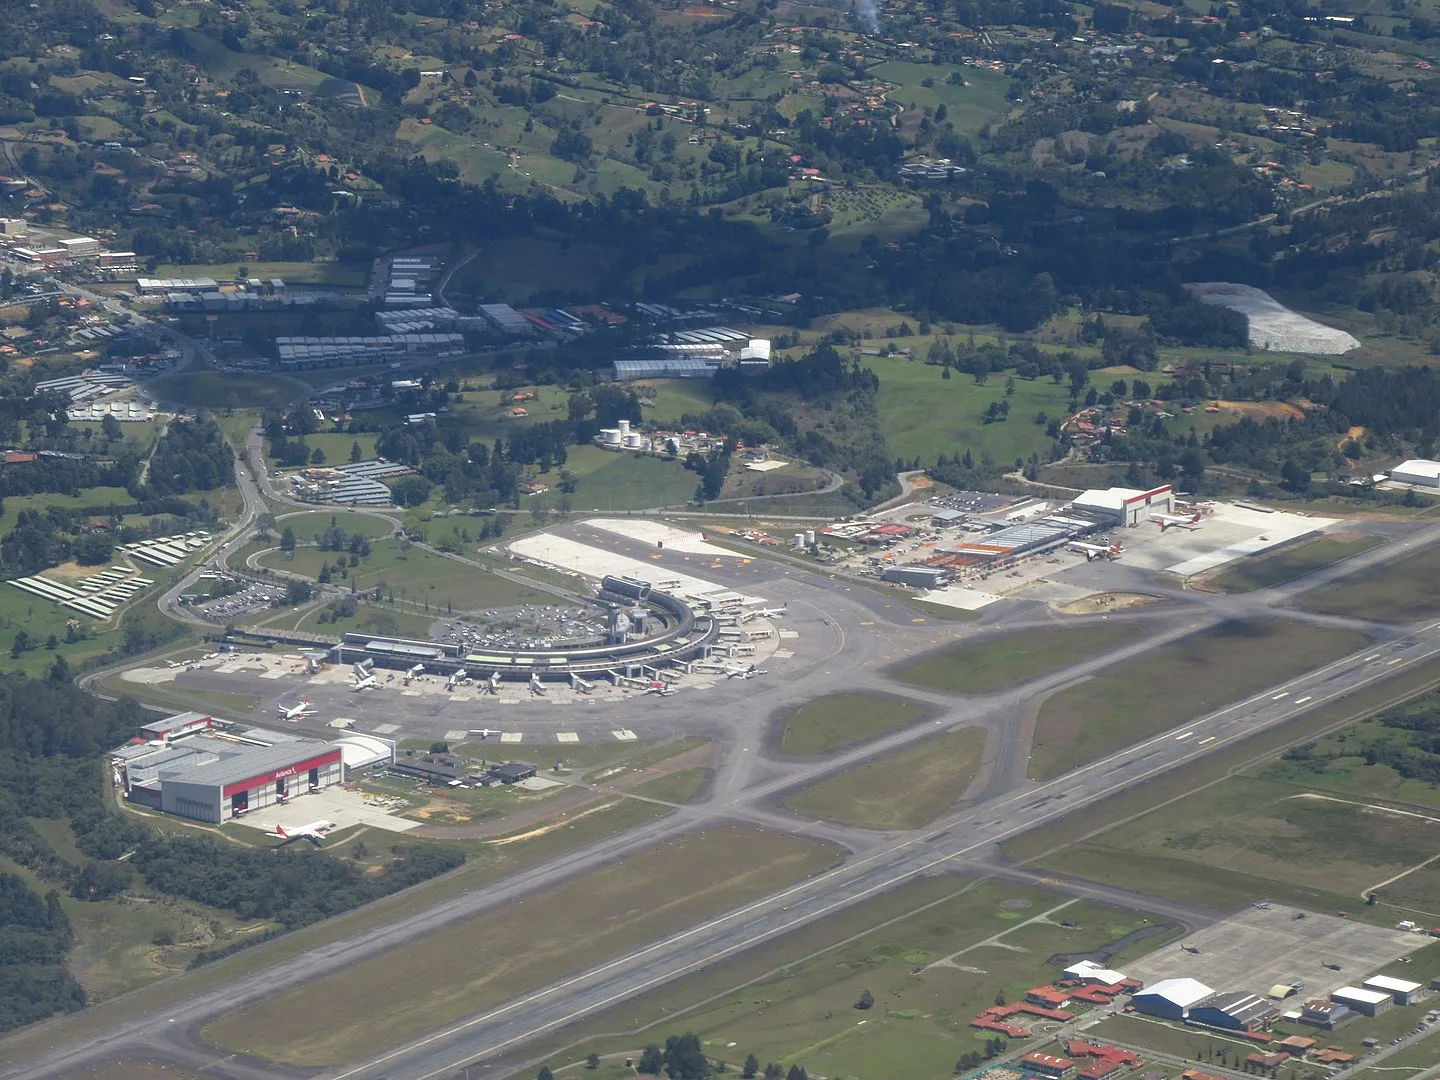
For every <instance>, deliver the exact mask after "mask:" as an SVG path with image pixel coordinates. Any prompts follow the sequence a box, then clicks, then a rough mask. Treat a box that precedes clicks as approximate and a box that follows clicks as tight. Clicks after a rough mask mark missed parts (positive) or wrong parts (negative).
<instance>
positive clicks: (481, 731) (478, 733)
mask: <svg viewBox="0 0 1440 1080" xmlns="http://www.w3.org/2000/svg"><path fill="white" fill-rule="evenodd" d="M499 734H500V732H498V731H496V730H495V729H494V728H488V727H482V728H471V729H470V738H472V739H479V740H481V741H482V742H483V741H484V740H486V739H488V738H489V737H490V736H491V735H499Z"/></svg>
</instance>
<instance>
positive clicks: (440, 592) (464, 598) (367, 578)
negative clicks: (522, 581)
mask: <svg viewBox="0 0 1440 1080" xmlns="http://www.w3.org/2000/svg"><path fill="white" fill-rule="evenodd" d="M294 556H295V557H294V558H293V559H287V558H286V553H285V552H283V551H279V550H276V551H273V552H270V553H269V554H267V555H265V556H263V557H262V558H261V559H260V563H261V565H263V566H268V567H270V568H272V569H275V570H286V571H288V572H290V573H292V574H302V575H304V576H306V577H312V578H313V577H316V576H318V574H319V573H320V568H321V567H322V566H324V565H325V564H326V563H331V564H333V563H334V562H335V560H336V559H337V558H338V557H339V556H338V555H337V554H336V553H335V552H332V551H320V550H319V549H318V548H297V549H296V550H295V552H294ZM335 581H336V582H337V583H339V584H346V585H349V584H353V585H354V586H355V588H357V589H360V590H368V589H374V588H376V587H377V586H379V585H380V584H381V583H382V582H383V583H384V584H385V586H386V591H387V593H390V594H393V595H394V596H395V597H396V598H397V599H399V600H402V601H406V602H408V603H410V604H422V603H426V602H428V604H429V607H430V610H431V611H433V612H435V617H436V618H438V617H439V616H440V614H441V613H442V612H445V611H448V610H449V609H450V608H452V607H453V609H454V610H455V611H456V612H460V611H471V610H474V609H476V608H481V607H488V606H501V605H509V604H529V603H535V602H537V601H543V600H546V599H548V598H549V597H550V594H549V593H542V592H540V591H539V590H538V589H531V588H528V587H527V586H524V585H516V584H515V583H514V582H512V581H508V580H507V579H505V578H502V577H500V576H498V575H496V574H492V573H489V572H487V571H485V570H481V569H479V568H478V567H474V566H470V565H468V564H466V563H462V562H460V561H458V560H456V559H450V558H447V557H445V556H444V555H437V554H435V553H434V552H430V551H426V550H425V549H424V548H418V547H415V546H413V545H406V544H405V542H404V541H400V540H379V541H376V542H375V543H374V544H373V545H372V546H371V549H370V555H369V556H368V557H365V558H362V559H361V561H360V565H359V566H357V567H354V568H353V569H350V570H349V574H348V576H347V577H344V578H339V577H337V578H336V579H335Z"/></svg>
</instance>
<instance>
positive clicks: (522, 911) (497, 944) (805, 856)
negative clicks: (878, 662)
mask: <svg viewBox="0 0 1440 1080" xmlns="http://www.w3.org/2000/svg"><path fill="white" fill-rule="evenodd" d="M838 857H839V853H838V852H837V851H836V850H835V849H833V848H830V847H828V846H826V845H823V844H817V843H813V842H811V841H807V840H800V839H798V838H796V837H792V836H785V835H783V834H780V833H777V832H773V831H761V830H755V829H746V828H740V827H723V826H722V827H718V828H714V829H708V830H706V831H704V832H699V833H694V834H692V835H689V836H687V837H685V838H683V839H680V840H676V841H674V842H673V843H670V844H667V845H665V846H664V847H663V848H661V849H657V850H655V851H650V852H645V853H643V854H640V855H634V856H631V857H629V858H626V859H622V860H620V861H618V862H616V863H615V864H614V865H613V866H609V867H607V868H605V869H604V870H599V871H596V872H593V873H590V874H587V875H584V876H583V877H579V878H576V879H574V880H571V881H567V882H564V883H562V884H559V885H556V886H555V887H553V888H551V889H548V890H546V891H544V892H542V893H540V894H538V895H535V896H531V897H528V898H527V899H526V902H525V903H524V904H515V905H511V906H509V907H506V908H503V909H501V910H499V911H495V912H492V913H490V914H487V915H483V916H480V917H478V918H476V919H472V920H470V921H468V922H466V923H463V924H460V925H457V926H454V927H450V928H448V929H445V930H441V931H438V932H437V933H435V934H432V935H430V936H429V937H426V938H424V939H422V940H420V941H418V942H416V943H414V944H413V945H411V946H409V947H408V948H407V949H405V950H403V951H402V952H401V954H399V955H386V956H382V957H378V958H376V959H374V960H369V961H365V962H363V963H360V964H357V965H354V966H352V967H350V968H348V969H347V970H346V971H344V972H343V973H340V974H337V975H334V976H330V977H328V978H325V979H321V980H319V981H318V982H316V983H312V984H310V985H309V986H307V987H306V988H305V989H304V990H303V991H295V992H292V993H286V994H279V995H276V996H274V997H272V998H270V999H269V1000H267V1001H265V1002H263V1003H262V1004H260V1005H257V1006H253V1007H251V1008H249V1009H243V1010H238V1011H237V1012H235V1013H234V1014H232V1015H230V1016H227V1017H225V1018H224V1019H221V1020H219V1021H217V1022H216V1023H214V1024H212V1025H210V1027H208V1028H207V1029H206V1031H205V1036H206V1038H208V1039H210V1040H211V1041H213V1042H215V1043H217V1044H219V1045H221V1046H225V1047H229V1048H232V1049H236V1050H245V1051H247V1052H250V1053H255V1054H260V1055H263V1056H265V1057H266V1058H267V1059H269V1060H273V1061H283V1062H289V1063H295V1064H311V1065H318V1064H334V1063H338V1062H342V1061H351V1060H355V1059H357V1058H361V1057H364V1056H366V1055H368V1054H372V1053H375V1052H378V1051H380V1050H382V1049H385V1048H386V1047H389V1046H392V1045H394V1044H395V1043H397V1042H400V1041H402V1040H403V1039H406V1038H410V1037H413V1036H415V1035H418V1034H420V1033H421V1032H423V1031H427V1030H430V1029H432V1028H434V1027H436V1026H437V1025H439V1024H444V1023H447V1022H449V1021H451V1020H454V1019H457V1018H459V1017H461V1016H466V1015H469V1014H471V1013H474V1012H476V1011H478V1010H480V1009H483V1008H485V1007H486V1006H487V1005H491V1004H494V1003H497V1002H499V1001H501V1000H504V999H506V998H509V997H513V996H514V995H516V994H519V993H522V992H524V991H525V990H526V989H527V988H531V987H534V986H538V985H542V984H543V983H546V982H548V981H550V980H551V979H554V978H557V977H558V976H560V975H561V974H563V973H564V972H567V971H574V970H577V969H580V968H583V967H586V966H587V965H589V964H591V963H594V962H596V961H599V960H601V959H603V958H605V957H607V956H614V955H616V954H618V953H620V952H623V951H624V950H626V949H628V948H634V947H637V946H639V945H641V944H644V943H646V942H649V941H651V940H653V939H654V938H655V936H656V935H658V934H664V933H668V932H670V931H671V930H677V929H679V928H681V927H682V926H688V925H690V924H692V923H694V922H695V921H697V920H699V919H703V918H704V917H705V916H706V915H707V914H712V913H716V912H720V911H725V910H728V909H729V908H731V907H734V906H735V905H737V904H740V903H743V902H744V901H745V900H748V899H751V898H754V897H756V896H760V895H763V894H766V893H769V892H772V891H773V890H775V889H776V888H778V887H780V886H782V885H784V884H786V883H787V882H790V881H796V880H800V879H803V878H806V877H809V876H811V875H813V874H816V873H819V872H820V871H822V870H825V869H827V868H828V867H830V866H832V865H834V864H835V862H836V861H837V860H838ZM660 882H663V883H664V888H663V889H661V888H659V886H658V883H660Z"/></svg>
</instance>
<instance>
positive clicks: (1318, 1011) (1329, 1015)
mask: <svg viewBox="0 0 1440 1080" xmlns="http://www.w3.org/2000/svg"><path fill="white" fill-rule="evenodd" d="M1354 1018H1355V1011H1354V1010H1353V1009H1351V1008H1350V1007H1349V1006H1348V1005H1342V1004H1341V1003H1340V1002H1338V1001H1327V1000H1326V999H1325V998H1310V999H1308V1000H1307V1001H1306V1002H1305V1004H1304V1006H1302V1007H1301V1009H1300V1022H1301V1023H1302V1024H1309V1025H1310V1026H1311V1027H1318V1028H1324V1029H1325V1030H1326V1031H1333V1030H1334V1029H1335V1028H1337V1027H1339V1026H1340V1025H1341V1024H1343V1023H1345V1022H1346V1021H1347V1020H1353V1019H1354Z"/></svg>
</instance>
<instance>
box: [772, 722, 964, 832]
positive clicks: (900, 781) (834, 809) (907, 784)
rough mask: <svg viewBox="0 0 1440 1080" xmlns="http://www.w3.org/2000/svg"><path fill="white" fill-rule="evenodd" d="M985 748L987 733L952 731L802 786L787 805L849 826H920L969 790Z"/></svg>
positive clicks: (916, 827) (794, 810)
mask: <svg viewBox="0 0 1440 1080" xmlns="http://www.w3.org/2000/svg"><path fill="white" fill-rule="evenodd" d="M984 749H985V732H984V731H981V730H980V729H978V728H964V729H962V730H960V731H952V732H950V733H948V734H945V735H941V736H939V737H938V738H934V739H928V740H926V741H925V742H922V743H920V744H919V745H917V746H912V747H910V748H909V749H906V750H900V751H898V752H896V753H893V754H887V755H886V756H885V757H882V758H878V759H876V760H875V761H871V762H867V763H866V764H864V765H860V766H857V767H856V768H853V769H847V770H846V771H845V772H843V773H841V774H840V775H838V776H833V777H831V778H830V779H828V780H822V781H820V782H819V783H818V784H813V785H811V786H810V787H807V788H802V789H801V790H800V791H798V792H796V793H795V794H794V795H791V796H790V797H789V798H787V799H786V800H785V805H786V806H787V807H788V808H789V809H790V810H791V811H792V812H794V813H796V814H802V815H806V816H810V817H818V818H824V819H825V820H826V821H839V822H842V823H844V824H846V825H862V826H865V827H866V828H871V829H918V828H919V827H920V826H922V825H926V824H929V823H930V822H932V821H934V820H935V819H936V818H937V817H939V816H940V815H941V814H943V813H944V812H945V811H946V810H948V809H949V808H950V807H952V806H954V805H955V802H956V801H957V800H958V799H959V798H960V796H962V795H963V794H965V789H966V788H967V787H969V786H970V781H971V780H973V779H974V778H975V771H976V770H977V769H978V768H979V766H980V755H981V753H982V751H984Z"/></svg>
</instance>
